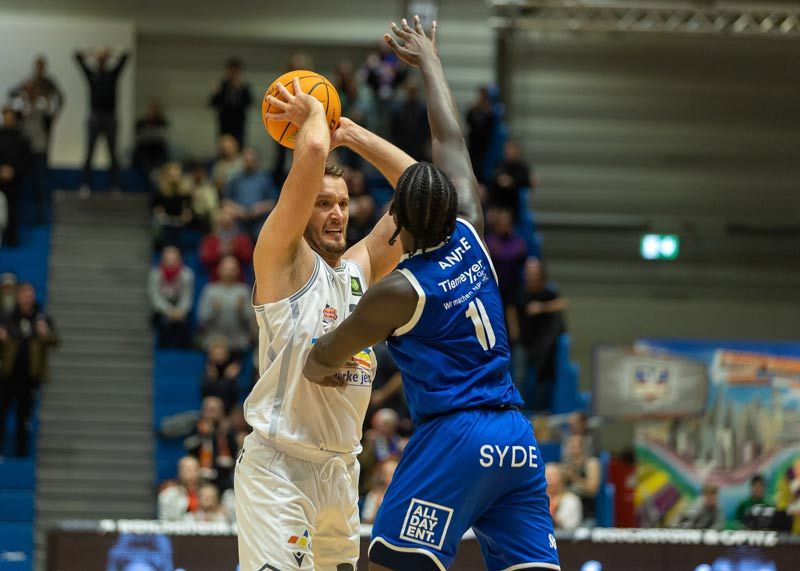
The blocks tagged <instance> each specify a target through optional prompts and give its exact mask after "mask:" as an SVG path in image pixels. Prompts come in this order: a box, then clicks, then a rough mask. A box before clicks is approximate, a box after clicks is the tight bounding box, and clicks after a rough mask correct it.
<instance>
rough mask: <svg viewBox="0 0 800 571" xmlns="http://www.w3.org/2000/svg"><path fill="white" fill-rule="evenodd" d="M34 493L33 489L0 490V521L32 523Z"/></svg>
mask: <svg viewBox="0 0 800 571" xmlns="http://www.w3.org/2000/svg"><path fill="white" fill-rule="evenodd" d="M34 495H35V493H34V491H33V490H0V521H2V522H4V523H12V522H13V523H33V518H34V514H35V509H34V504H35V499H34Z"/></svg>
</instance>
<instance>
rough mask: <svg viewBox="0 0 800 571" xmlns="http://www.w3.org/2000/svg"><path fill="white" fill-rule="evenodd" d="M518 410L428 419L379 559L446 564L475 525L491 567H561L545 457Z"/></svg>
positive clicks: (403, 464) (381, 530)
mask: <svg viewBox="0 0 800 571" xmlns="http://www.w3.org/2000/svg"><path fill="white" fill-rule="evenodd" d="M538 448H539V447H538V444H537V443H536V439H535V437H534V435H533V429H532V427H531V424H530V422H529V421H528V419H527V418H525V417H524V416H523V415H522V414H521V413H519V412H518V411H514V410H508V411H492V410H480V409H478V410H467V411H461V412H457V413H454V414H451V415H447V416H443V417H440V418H437V419H435V420H432V421H430V422H427V423H425V424H423V425H422V426H420V427H419V428H418V429H417V431H416V432H415V433H414V435H413V436H412V437H411V439H410V440H409V442H408V445H407V446H406V449H405V451H404V452H403V458H402V460H401V461H400V464H399V466H398V467H397V471H396V472H395V474H394V477H393V478H392V482H391V484H390V485H389V489H388V490H387V492H386V496H385V497H384V500H383V504H382V505H381V507H380V509H379V511H378V514H377V517H376V520H375V525H374V526H373V529H372V541H371V542H370V548H369V558H370V561H373V562H375V563H377V564H379V565H382V566H384V567H388V568H390V569H396V570H406V569H408V570H412V569H413V570H415V571H417V570H423V569H430V570H434V571H438V570H444V569H446V568H447V567H449V566H450V564H451V563H452V562H453V560H454V558H455V555H456V549H457V548H458V545H459V543H460V541H461V538H462V536H463V535H464V533H465V532H466V531H467V530H468V529H470V528H472V530H473V532H474V533H475V536H476V537H477V539H478V541H479V542H480V546H481V551H482V553H483V557H484V559H485V562H486V567H487V569H489V570H490V571H500V570H509V571H510V570H514V571H517V570H522V569H550V570H553V569H555V570H559V569H560V565H559V560H558V550H557V547H556V540H555V537H554V535H553V521H552V518H551V517H550V509H549V500H548V498H547V494H546V488H547V482H546V481H545V476H544V462H543V461H542V459H541V456H540V454H539V449H538Z"/></svg>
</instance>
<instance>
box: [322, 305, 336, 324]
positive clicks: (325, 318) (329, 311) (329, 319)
mask: <svg viewBox="0 0 800 571" xmlns="http://www.w3.org/2000/svg"><path fill="white" fill-rule="evenodd" d="M338 318H339V312H337V311H336V308H335V307H331V306H330V305H328V304H327V303H326V304H325V309H323V310H322V323H324V324H325V325H330V324H331V323H334V322H335V321H336V320H337V319H338Z"/></svg>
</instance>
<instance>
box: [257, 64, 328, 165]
mask: <svg viewBox="0 0 800 571" xmlns="http://www.w3.org/2000/svg"><path fill="white" fill-rule="evenodd" d="M295 77H298V78H299V79H300V88H301V89H302V90H303V93H308V94H309V95H313V96H314V97H316V98H317V99H319V100H320V102H321V103H322V106H323V107H324V108H325V114H326V115H327V117H328V127H330V130H331V132H333V131H335V130H336V128H337V127H338V126H339V117H341V115H342V102H341V101H340V100H339V94H338V93H337V92H336V88H335V87H334V86H333V84H332V83H331V82H330V81H328V80H327V79H326V78H325V77H323V76H321V75H320V74H318V73H316V72H314V71H307V70H304V69H298V70H295V71H290V72H288V73H284V74H283V75H282V76H280V77H279V78H278V79H276V80H275V81H273V82H272V85H270V86H269V89H267V91H266V93H264V99H263V100H262V101H261V119H262V120H263V121H264V127H266V128H267V132H268V133H269V134H270V135H272V138H273V139H275V140H276V141H278V142H279V143H280V144H281V145H283V146H284V147H289V148H290V149H294V138H295V136H296V135H297V127H296V126H295V125H293V124H291V123H289V122H288V121H275V120H271V119H267V113H280V110H279V109H274V108H273V109H270V107H271V105H270V104H269V102H268V101H267V95H272V96H273V97H277V98H278V99H282V97H281V95H280V94H279V92H278V88H277V87H276V86H275V84H276V83H278V82H280V83H282V84H283V86H284V87H285V88H286V90H287V91H288V92H289V93H294V83H292V80H293V79H294V78H295Z"/></svg>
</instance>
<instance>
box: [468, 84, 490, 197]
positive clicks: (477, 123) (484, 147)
mask: <svg viewBox="0 0 800 571" xmlns="http://www.w3.org/2000/svg"><path fill="white" fill-rule="evenodd" d="M467 127H468V132H467V148H468V149H469V158H470V159H471V160H472V170H474V171H475V177H476V178H477V179H478V182H481V183H482V182H484V181H485V179H486V153H487V152H488V150H489V144H490V143H491V141H492V129H494V112H493V110H492V100H491V98H490V97H489V88H488V87H487V86H485V85H481V86H480V87H479V88H478V97H477V99H476V100H475V102H474V103H473V104H472V105H471V106H470V108H469V111H467Z"/></svg>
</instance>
